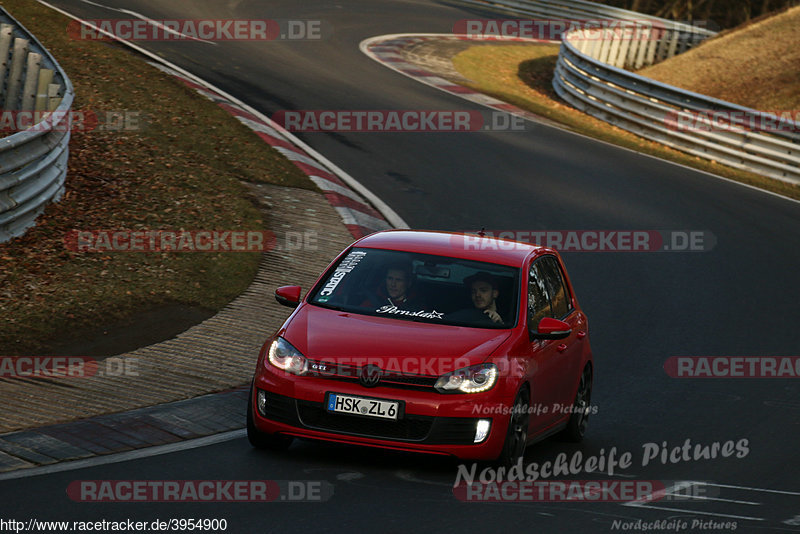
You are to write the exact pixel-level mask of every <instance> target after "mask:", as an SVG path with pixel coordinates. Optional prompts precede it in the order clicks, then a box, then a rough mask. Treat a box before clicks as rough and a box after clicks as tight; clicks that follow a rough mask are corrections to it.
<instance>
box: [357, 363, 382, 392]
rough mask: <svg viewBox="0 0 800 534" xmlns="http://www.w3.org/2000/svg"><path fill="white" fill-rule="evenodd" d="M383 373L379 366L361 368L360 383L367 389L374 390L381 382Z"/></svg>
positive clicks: (370, 365)
mask: <svg viewBox="0 0 800 534" xmlns="http://www.w3.org/2000/svg"><path fill="white" fill-rule="evenodd" d="M382 376H383V371H382V370H381V368H380V367H378V366H377V365H372V364H369V365H365V366H364V367H362V368H361V374H359V375H358V383H359V384H361V385H362V386H364V387H365V388H374V387H375V386H377V385H378V382H380V381H381V377H382Z"/></svg>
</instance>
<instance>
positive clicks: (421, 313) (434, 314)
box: [375, 304, 444, 319]
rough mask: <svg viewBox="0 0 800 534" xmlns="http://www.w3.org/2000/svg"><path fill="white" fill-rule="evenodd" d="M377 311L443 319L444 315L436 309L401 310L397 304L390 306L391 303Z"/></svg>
mask: <svg viewBox="0 0 800 534" xmlns="http://www.w3.org/2000/svg"><path fill="white" fill-rule="evenodd" d="M375 311H376V312H377V313H389V314H392V315H405V316H406V317H421V318H423V319H441V318H442V316H443V315H444V312H437V311H436V310H432V311H429V312H426V311H425V310H418V311H410V310H401V309H400V308H398V307H397V306H390V305H389V304H387V305H385V306H381V307H380V308H378V309H377V310H375Z"/></svg>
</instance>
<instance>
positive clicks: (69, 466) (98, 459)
mask: <svg viewBox="0 0 800 534" xmlns="http://www.w3.org/2000/svg"><path fill="white" fill-rule="evenodd" d="M246 435H247V430H245V429H240V430H231V431H229V432H222V433H220V434H214V435H213V436H206V437H204V438H197V439H190V440H187V441H181V442H179V443H170V444H167V445H155V446H153V447H146V448H144V449H137V450H135V451H126V452H119V453H116V454H108V455H105V456H95V457H92V458H85V459H83V460H75V461H72V462H61V463H57V464H52V465H43V466H41V467H32V468H30V469H19V470H17V471H11V472H10V473H0V480H13V479H17V478H28V477H35V476H39V475H49V474H51V473H60V472H63V471H74V470H76V469H88V468H90V467H96V466H98V465H107V464H115V463H119V462H127V461H130V460H139V459H141V458H149V457H151V456H159V455H161V454H170V453H173V452H179V451H186V450H190V449H197V448H200V447H208V446H209V445H215V444H217V443H223V442H226V441H231V440H234V439H239V438H243V437H245V436H246Z"/></svg>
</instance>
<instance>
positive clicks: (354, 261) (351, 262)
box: [319, 251, 367, 302]
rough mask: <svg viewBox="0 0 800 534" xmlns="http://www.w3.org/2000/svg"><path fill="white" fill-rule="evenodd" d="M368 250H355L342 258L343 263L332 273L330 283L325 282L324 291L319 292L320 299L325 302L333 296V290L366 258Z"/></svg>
mask: <svg viewBox="0 0 800 534" xmlns="http://www.w3.org/2000/svg"><path fill="white" fill-rule="evenodd" d="M366 255H367V253H366V252H358V251H353V252H351V253H350V254H348V255H347V257H346V258H345V259H344V260H342V263H340V264H339V266H338V267H337V268H336V271H334V273H333V274H332V275H331V279H330V280H328V283H327V284H325V287H323V288H322V291H320V292H319V301H320V302H325V301H326V300H328V299H330V298H331V295H333V291H334V290H335V289H336V286H338V285H339V282H341V281H342V280H343V279H344V277H345V276H347V273H349V272H350V271H352V270H353V269H355V268H356V266H357V265H358V264H359V263H360V262H361V260H363V259H364V256H366Z"/></svg>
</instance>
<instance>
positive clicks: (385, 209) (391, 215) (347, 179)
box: [36, 0, 409, 228]
mask: <svg viewBox="0 0 800 534" xmlns="http://www.w3.org/2000/svg"><path fill="white" fill-rule="evenodd" d="M36 1H37V2H39V3H40V4H42V5H43V6H47V7H49V8H50V9H52V10H54V11H57V12H59V13H61V14H62V15H64V16H66V17H69V18H71V19H73V20H77V21H79V22H81V23H83V24H85V22H83V21H82V20H81V19H80V18H79V17H76V16H75V15H73V14H71V13H69V12H67V11H64V10H63V9H61V8H59V7H56V6H54V5H52V4H49V3H48V2H46V1H45V0H36ZM87 25H88V26H90V27H91V26H92V25H91V24H87ZM95 29H98V30H99V28H95ZM109 37H111V38H112V39H115V40H117V41H119V42H120V43H123V44H124V45H126V46H128V47H130V48H132V49H133V50H136V51H137V52H139V53H140V54H143V55H145V56H147V57H149V58H150V59H152V60H154V61H157V62H159V63H161V64H163V65H166V66H168V67H169V68H171V69H173V70H175V71H176V72H179V73H180V74H181V75H182V76H185V77H186V78H188V79H190V80H192V81H193V82H194V83H196V84H198V85H202V86H204V87H207V88H208V89H210V90H212V91H214V92H216V93H217V94H219V95H220V96H224V97H225V98H227V99H228V100H230V101H231V102H233V103H235V104H237V105H238V106H239V107H240V108H242V109H243V110H245V111H247V112H248V113H250V114H252V115H255V116H256V117H257V118H258V119H259V120H261V121H263V122H265V123H266V124H268V125H269V126H271V127H272V128H274V129H275V130H277V131H278V132H280V134H281V137H283V138H284V139H286V140H288V141H289V142H290V143H292V144H293V145H295V146H298V147H300V148H301V149H303V150H304V151H305V152H306V153H307V154H309V155H310V156H311V157H313V158H314V159H316V160H317V161H319V162H321V163H322V164H323V165H324V166H325V167H327V169H326V170H327V171H329V172H331V173H333V174H335V175H336V176H338V177H339V178H340V179H341V180H342V181H343V182H344V183H346V184H347V185H348V186H349V187H352V188H353V189H354V190H355V191H356V192H357V193H359V194H360V195H361V196H362V197H364V198H365V199H367V202H369V203H370V204H372V206H373V207H374V208H375V209H376V210H378V212H379V213H380V214H381V215H383V217H385V218H386V220H387V221H389V225H390V227H394V228H408V227H409V226H408V224H406V222H405V221H404V220H403V218H402V217H400V215H398V214H397V213H396V212H395V211H394V210H393V209H392V208H390V207H389V205H388V204H386V203H385V202H384V201H383V200H381V199H380V198H378V196H377V195H375V193H373V192H372V191H370V190H369V189H367V188H366V187H365V186H364V185H363V184H362V183H361V182H359V181H358V180H356V179H355V178H353V177H352V176H350V175H349V174H347V173H346V172H344V171H343V170H342V169H340V168H339V167H337V166H336V165H335V164H334V163H333V162H331V161H330V160H328V159H327V158H326V157H325V156H323V155H322V154H320V153H319V152H317V151H316V150H314V149H313V148H311V147H310V146H308V145H307V144H306V143H304V142H303V141H301V140H300V139H298V138H297V137H296V136H294V135H293V134H292V133H290V132H289V131H287V130H285V129H284V128H283V127H281V126H280V125H279V124H277V123H276V122H275V121H273V120H272V119H270V118H269V117H267V116H266V115H264V114H263V113H261V112H260V111H258V110H257V109H255V108H254V107H252V106H249V105H248V104H245V103H244V102H243V101H242V100H240V99H238V98H236V97H235V96H233V95H231V94H229V93H226V92H225V91H223V90H222V89H220V88H219V87H217V86H215V85H213V84H211V83H209V82H207V81H205V80H204V79H202V78H200V77H199V76H195V75H194V74H192V73H191V72H189V71H187V70H184V69H182V68H180V67H179V66H178V65H175V64H174V63H172V62H170V61H167V60H166V59H164V58H162V57H161V56H159V55H157V54H154V53H153V52H150V51H149V50H147V49H145V48H142V47H141V46H139V45H136V44H133V43H131V42H130V41H126V40H125V39H119V38H118V37H116V36H115V35H109ZM384 226H385V223H384Z"/></svg>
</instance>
